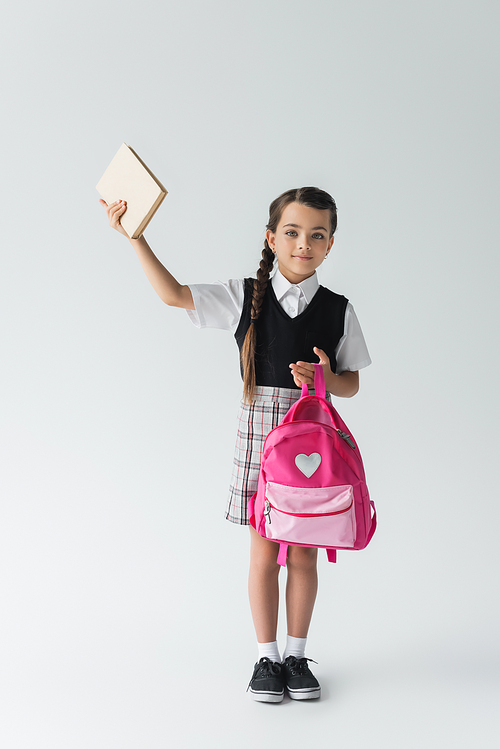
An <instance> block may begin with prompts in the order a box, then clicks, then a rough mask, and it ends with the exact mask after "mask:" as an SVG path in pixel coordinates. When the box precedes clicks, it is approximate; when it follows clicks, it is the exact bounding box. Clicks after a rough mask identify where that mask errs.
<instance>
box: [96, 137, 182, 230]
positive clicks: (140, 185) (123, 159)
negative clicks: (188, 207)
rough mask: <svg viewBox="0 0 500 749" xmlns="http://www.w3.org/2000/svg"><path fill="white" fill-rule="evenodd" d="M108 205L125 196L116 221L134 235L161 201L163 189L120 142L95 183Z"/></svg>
mask: <svg viewBox="0 0 500 749" xmlns="http://www.w3.org/2000/svg"><path fill="white" fill-rule="evenodd" d="M96 189H97V191H98V193H99V194H100V196H101V197H102V198H103V199H104V200H105V201H106V203H107V204H108V205H110V203H114V202H115V200H126V201H127V210H126V211H125V213H124V215H123V216H122V218H121V220H120V223H121V225H122V226H123V228H124V229H125V231H126V232H127V234H128V235H129V237H131V238H132V239H138V238H139V237H140V236H141V235H142V234H143V232H144V231H145V229H146V227H147V225H148V224H149V222H150V221H151V219H152V218H153V216H154V215H155V213H156V211H157V210H158V208H159V207H160V205H161V203H162V202H163V200H164V198H165V196H166V194H167V190H165V188H164V187H163V185H162V184H161V182H160V180H159V179H158V178H157V177H155V175H154V174H153V172H152V171H151V170H150V169H149V168H148V167H147V166H146V164H145V163H144V162H143V161H142V159H141V158H140V157H139V156H138V155H137V154H136V152H135V151H134V149H133V148H131V147H130V146H127V144H126V143H122V145H121V146H120V148H119V149H118V151H117V152H116V154H115V156H114V157H113V159H112V161H111V163H110V165H109V166H108V168H107V169H106V171H105V172H104V174H103V175H102V177H101V179H100V180H99V182H98V183H97V185H96Z"/></svg>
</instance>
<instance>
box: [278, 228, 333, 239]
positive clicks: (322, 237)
mask: <svg viewBox="0 0 500 749" xmlns="http://www.w3.org/2000/svg"><path fill="white" fill-rule="evenodd" d="M286 234H288V235H290V234H297V232H296V231H294V230H293V229H288V231H287V232H286ZM313 237H316V238H317V239H324V238H325V237H324V235H323V234H319V233H318V234H313Z"/></svg>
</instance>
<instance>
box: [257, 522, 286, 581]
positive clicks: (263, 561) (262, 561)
mask: <svg viewBox="0 0 500 749" xmlns="http://www.w3.org/2000/svg"><path fill="white" fill-rule="evenodd" d="M252 531H253V533H252V544H251V549H250V563H251V565H252V567H254V568H255V567H261V568H266V569H267V570H268V571H269V572H275V573H276V574H278V572H279V570H280V566H279V564H278V561H277V560H278V551H279V544H276V543H274V541H268V539H266V538H262V536H260V535H259V534H258V533H257V532H256V531H254V530H253V528H252Z"/></svg>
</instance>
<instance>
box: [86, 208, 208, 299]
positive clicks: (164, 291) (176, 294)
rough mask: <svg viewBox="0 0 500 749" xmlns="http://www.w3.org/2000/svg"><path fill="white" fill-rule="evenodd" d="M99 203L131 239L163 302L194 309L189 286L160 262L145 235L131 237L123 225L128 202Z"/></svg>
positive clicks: (116, 227)
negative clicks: (121, 219) (123, 216)
mask: <svg viewBox="0 0 500 749" xmlns="http://www.w3.org/2000/svg"><path fill="white" fill-rule="evenodd" d="M99 203H100V204H101V205H102V206H103V208H104V209H105V210H106V213H107V216H108V220H109V225H110V226H111V227H112V228H113V229H116V231H117V232H119V233H120V234H123V235H124V236H125V237H127V239H128V240H129V242H130V244H131V245H132V247H133V248H134V250H135V252H136V254H137V257H138V258H139V262H140V263H141V265H142V267H143V270H144V273H145V274H146V276H147V277H148V280H149V282H150V284H151V286H152V287H153V289H154V290H155V291H156V293H157V294H158V296H159V297H160V299H161V300H162V302H165V304H168V305H169V306H170V307H182V308H183V309H192V310H194V309H195V306H194V302H193V295H192V294H191V289H190V288H189V286H183V285H182V284H180V283H179V282H178V281H177V280H176V279H175V278H174V277H173V275H172V274H171V273H169V271H168V270H167V269H166V268H165V266H164V265H162V263H160V261H159V260H158V258H157V257H156V255H155V254H154V252H153V250H152V249H151V247H150V246H149V245H148V243H147V242H146V240H145V238H144V236H142V237H140V238H139V239H130V237H129V236H128V234H127V232H126V231H125V229H124V228H123V226H122V225H121V223H120V217H121V216H122V215H123V213H124V212H125V211H126V209H127V205H126V202H125V201H124V200H117V201H116V202H115V203H112V204H111V205H108V204H107V203H106V201H105V200H103V199H102V198H101V199H100V200H99Z"/></svg>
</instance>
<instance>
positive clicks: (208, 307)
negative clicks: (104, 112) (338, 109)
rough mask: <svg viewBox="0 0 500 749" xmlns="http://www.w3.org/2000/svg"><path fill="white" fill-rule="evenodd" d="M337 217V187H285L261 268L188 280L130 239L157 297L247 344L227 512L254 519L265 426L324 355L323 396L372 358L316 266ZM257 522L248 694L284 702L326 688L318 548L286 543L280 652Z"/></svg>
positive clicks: (240, 520)
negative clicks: (319, 675) (209, 280)
mask: <svg viewBox="0 0 500 749" xmlns="http://www.w3.org/2000/svg"><path fill="white" fill-rule="evenodd" d="M99 202H100V203H101V205H103V207H104V208H105V209H106V212H107V215H108V219H109V224H110V226H112V227H113V228H114V229H116V230H117V231H119V232H120V233H122V234H124V235H125V236H127V234H126V233H125V231H124V230H123V228H122V226H121V224H120V217H121V216H122V215H123V213H124V211H125V210H126V204H125V202H124V201H117V202H116V203H113V204H112V205H110V206H108V205H107V204H106V203H105V201H104V200H102V199H101V200H100V201H99ZM336 228H337V208H336V205H335V201H334V200H333V198H332V197H331V196H330V195H329V194H328V193H326V192H325V191H323V190H320V189H318V188H316V187H303V188H299V189H292V190H288V191H287V192H285V193H283V194H282V195H280V196H279V197H278V198H276V199H275V200H274V201H273V202H272V203H271V205H270V208H269V222H268V224H267V231H266V239H265V243H264V249H263V250H262V259H261V261H260V265H259V269H258V270H257V274H256V276H257V277H256V279H251V278H247V279H232V280H229V281H227V282H225V283H222V282H216V283H213V284H193V285H181V284H179V283H178V282H177V281H176V279H175V278H174V277H173V276H172V275H171V274H170V273H169V272H168V270H167V269H166V268H165V267H164V266H163V265H162V264H161V263H160V261H159V260H158V259H157V258H156V256H155V255H154V254H153V252H152V250H151V248H150V247H149V245H148V244H147V242H146V240H145V238H144V236H143V237H141V238H140V239H137V240H132V239H130V242H131V244H132V246H133V247H134V249H135V251H136V253H137V255H138V257H139V260H140V262H141V264H142V267H143V269H144V271H145V273H146V275H147V277H148V279H149V281H150V282H151V284H152V286H153V288H154V289H155V291H156V292H157V293H158V295H159V296H160V298H161V299H162V300H163V301H164V302H165V303H166V304H168V305H170V306H174V307H182V308H184V309H186V310H187V312H188V315H189V317H190V318H191V320H192V322H193V323H194V324H195V325H196V326H197V327H199V328H208V327H213V328H221V329H224V330H228V331H231V332H232V333H233V334H234V336H235V339H236V343H237V344H238V347H239V349H240V362H241V374H242V377H243V399H242V402H241V406H240V412H239V416H238V431H237V440H236V448H235V454H234V464H233V475H232V480H231V484H230V489H229V497H228V500H227V507H226V518H227V520H229V521H231V522H233V523H236V524H240V525H249V519H248V512H247V502H248V499H249V498H250V497H251V496H252V494H253V493H254V492H255V491H256V490H257V481H258V474H259V467H260V458H261V453H262V448H263V444H264V440H265V438H266V436H267V434H268V433H269V432H270V431H271V429H273V428H274V427H276V426H277V425H278V424H279V422H280V421H281V419H282V418H283V416H284V415H285V414H286V412H287V411H288V409H289V408H290V406H291V405H292V404H293V403H294V402H295V401H296V400H297V399H298V398H299V397H300V394H301V388H302V384H303V383H306V384H307V385H308V386H309V388H311V387H312V386H313V385H314V365H313V363H312V361H311V360H312V359H313V358H314V357H317V358H318V359H319V362H320V363H321V364H322V366H323V371H324V375H325V384H326V390H327V397H328V398H329V399H330V394H333V395H335V396H338V397H347V398H349V397H351V396H353V395H355V394H356V393H357V391H358V387H359V374H358V372H359V370H360V369H362V368H363V367H366V366H368V365H369V364H370V363H371V359H370V356H369V353H368V350H367V347H366V344H365V341H364V337H363V333H362V331H361V327H360V325H359V322H358V319H357V317H356V314H355V312H354V309H353V307H352V304H351V303H350V302H349V301H348V300H347V299H346V298H345V297H343V296H341V295H339V294H336V293H334V292H333V291H330V290H329V289H327V288H326V287H324V286H321V285H320V284H319V282H318V277H317V274H316V269H317V268H318V267H319V266H320V265H321V263H322V262H323V261H324V260H325V259H326V258H327V257H328V256H329V254H330V251H331V249H332V245H333V242H334V233H335V230H336ZM249 528H250V534H251V547H250V549H251V550H250V573H249V581H248V591H249V598H250V608H251V611H252V617H253V622H254V627H255V631H256V635H257V643H258V661H257V663H256V664H255V666H254V670H253V674H252V677H251V680H250V684H249V687H248V688H249V691H250V694H251V695H252V697H253V698H254V699H256V700H258V701H262V702H281V701H282V699H283V696H284V692H285V689H286V690H287V692H288V694H289V696H290V697H291V698H292V699H300V700H303V699H313V698H317V697H319V696H320V694H321V687H320V685H319V682H318V680H317V679H316V677H315V676H314V675H313V674H312V672H311V670H310V668H309V666H308V660H309V659H307V658H306V657H305V646H306V640H307V635H308V630H309V624H310V621H311V616H312V611H313V607H314V602H315V599H316V592H317V569H316V562H317V549H313V548H309V547H307V548H306V547H300V546H290V547H289V550H288V557H287V581H286V618H287V631H288V634H287V642H286V646H285V650H284V652H283V656H282V657H280V653H279V650H278V644H277V640H276V632H277V624H278V604H279V586H278V575H279V571H280V566H279V565H278V564H277V563H276V558H277V553H278V548H279V545H278V544H276V543H274V542H273V541H269V540H268V539H265V538H262V537H261V536H260V535H259V534H258V533H257V532H256V531H255V530H254V529H253V528H252V526H250V525H249Z"/></svg>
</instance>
